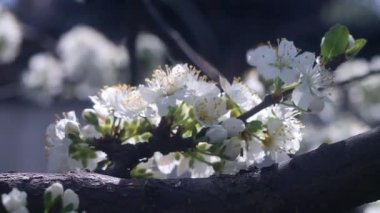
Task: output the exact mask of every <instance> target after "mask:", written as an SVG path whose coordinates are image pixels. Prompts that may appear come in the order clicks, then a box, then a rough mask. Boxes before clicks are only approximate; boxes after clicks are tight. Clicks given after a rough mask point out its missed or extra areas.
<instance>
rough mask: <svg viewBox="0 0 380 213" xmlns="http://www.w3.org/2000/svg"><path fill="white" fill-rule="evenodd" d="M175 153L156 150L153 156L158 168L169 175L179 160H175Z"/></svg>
mask: <svg viewBox="0 0 380 213" xmlns="http://www.w3.org/2000/svg"><path fill="white" fill-rule="evenodd" d="M174 155H175V154H174V153H170V154H167V155H162V154H161V153H160V152H155V153H154V155H153V157H154V160H155V161H156V164H157V168H158V170H159V171H160V172H162V173H164V174H166V175H169V174H170V173H172V172H173V169H174V168H175V166H177V165H178V163H179V162H178V161H177V160H175V157H174Z"/></svg>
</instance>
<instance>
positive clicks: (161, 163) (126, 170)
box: [47, 25, 365, 178]
mask: <svg viewBox="0 0 380 213" xmlns="http://www.w3.org/2000/svg"><path fill="white" fill-rule="evenodd" d="M342 34H344V36H343V37H344V38H342V39H341V40H337V38H340V36H341V35H342ZM334 41H339V46H336V42H334ZM352 43H353V44H354V45H353V44H352ZM364 44H365V40H364V39H358V40H354V39H353V38H352V36H351V37H350V34H349V32H348V30H347V29H346V28H345V27H344V26H341V25H338V26H334V27H332V28H331V29H330V31H329V32H328V33H326V35H325V38H324V40H323V42H322V46H321V56H320V57H316V56H315V54H314V53H311V52H303V53H301V51H300V50H299V49H297V48H296V47H295V46H294V44H293V42H291V41H288V40H286V39H282V40H279V45H278V47H277V48H275V47H273V46H271V45H265V46H260V47H258V48H256V49H254V50H250V51H249V52H248V54H247V59H248V63H249V64H251V65H253V66H255V67H256V69H257V71H258V73H259V74H261V75H262V76H263V77H264V79H265V80H267V82H266V85H268V88H269V90H270V92H269V94H267V95H266V96H264V98H263V99H262V97H260V96H259V95H258V94H257V92H256V91H255V90H254V89H253V88H255V86H252V85H249V84H250V82H252V81H253V80H252V75H250V77H249V78H251V79H243V80H240V79H235V80H234V81H233V82H232V83H231V82H229V81H228V80H226V79H224V78H223V77H220V80H219V82H212V81H209V80H207V78H206V77H204V76H202V75H201V73H200V71H197V70H196V69H195V68H194V67H191V66H188V65H186V64H177V65H175V66H173V67H168V66H167V67H164V68H158V69H156V70H154V71H153V74H152V77H151V78H148V79H146V82H145V84H142V85H138V86H136V87H132V86H128V85H116V86H108V87H104V88H103V89H102V90H101V91H100V92H99V93H98V94H97V95H96V96H91V97H90V99H91V100H92V102H93V103H94V105H93V108H91V109H85V110H84V111H83V113H82V117H83V120H84V122H85V125H84V126H83V127H80V124H79V122H78V121H77V119H76V117H75V114H74V113H73V112H70V113H68V114H66V115H65V116H64V118H63V119H61V120H59V121H57V122H56V123H55V124H52V125H51V126H50V127H49V128H48V131H47V136H48V137H47V144H48V147H49V156H50V159H49V165H50V170H51V171H68V170H71V169H74V168H87V169H90V170H95V171H97V172H101V173H105V174H110V175H115V176H118V177H136V178H147V177H154V178H178V177H191V178H202V177H209V176H211V175H217V174H236V173H238V172H239V171H241V170H248V169H250V168H251V167H258V168H262V167H267V166H270V165H272V164H274V163H278V162H282V161H286V160H289V158H290V156H291V155H293V154H295V153H296V152H297V151H298V150H299V149H300V143H301V141H302V135H303V134H302V129H303V124H302V123H301V122H300V120H299V119H298V116H299V115H300V114H301V113H303V112H306V111H314V112H316V111H320V110H322V108H323V107H324V103H325V101H326V100H327V96H326V94H325V93H324V88H326V87H327V86H328V85H329V84H330V83H331V80H332V75H331V74H330V72H329V69H330V67H331V66H330V64H331V63H332V62H333V61H334V60H335V59H336V57H340V56H344V57H346V58H350V57H353V56H354V55H355V54H357V53H358V52H359V51H360V49H361V48H362V47H363V46H364ZM334 45H335V46H334ZM258 88H260V87H258ZM52 153H54V154H52Z"/></svg>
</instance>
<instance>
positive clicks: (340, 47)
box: [321, 24, 350, 63]
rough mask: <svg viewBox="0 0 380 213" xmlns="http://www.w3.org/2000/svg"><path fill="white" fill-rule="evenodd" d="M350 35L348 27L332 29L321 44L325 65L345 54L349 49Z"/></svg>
mask: <svg viewBox="0 0 380 213" xmlns="http://www.w3.org/2000/svg"><path fill="white" fill-rule="evenodd" d="M349 35H350V32H349V31H348V29H347V27H346V26H343V25H340V24H338V25H334V26H333V27H331V28H330V30H329V31H328V32H327V33H326V34H325V37H324V40H323V42H322V44H321V55H322V57H323V61H324V62H325V63H328V62H329V61H331V60H333V59H334V58H335V57H336V56H338V55H341V54H343V53H345V51H346V49H347V47H348V38H349Z"/></svg>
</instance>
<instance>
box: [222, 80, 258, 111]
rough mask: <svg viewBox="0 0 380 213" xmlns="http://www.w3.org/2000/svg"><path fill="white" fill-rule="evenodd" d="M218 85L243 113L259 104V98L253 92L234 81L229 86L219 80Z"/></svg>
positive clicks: (244, 85)
mask: <svg viewBox="0 0 380 213" xmlns="http://www.w3.org/2000/svg"><path fill="white" fill-rule="evenodd" d="M220 84H221V86H222V88H223V90H224V92H225V93H226V94H227V95H228V97H229V98H231V99H232V100H233V101H234V102H235V103H236V104H237V105H238V106H239V108H240V110H241V111H243V112H246V111H248V110H250V109H252V108H253V107H254V106H256V105H257V104H259V103H260V102H261V99H260V97H259V96H258V95H257V93H256V92H255V91H253V90H252V89H250V88H249V87H248V86H247V85H246V84H244V83H242V82H239V81H238V80H234V81H233V82H232V84H230V83H229V82H228V81H227V80H225V79H223V78H221V79H220Z"/></svg>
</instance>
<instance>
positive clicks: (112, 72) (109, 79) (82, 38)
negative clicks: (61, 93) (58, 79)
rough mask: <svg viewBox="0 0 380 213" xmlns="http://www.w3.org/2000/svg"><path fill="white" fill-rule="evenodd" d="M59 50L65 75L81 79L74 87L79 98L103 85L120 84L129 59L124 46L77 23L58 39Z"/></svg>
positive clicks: (94, 91) (74, 80)
mask: <svg viewBox="0 0 380 213" xmlns="http://www.w3.org/2000/svg"><path fill="white" fill-rule="evenodd" d="M57 52H58V55H59V57H60V59H61V60H62V63H63V67H64V71H65V75H66V77H67V78H68V79H70V80H71V81H73V82H78V81H80V82H81V84H79V85H78V86H77V87H76V88H75V89H76V95H77V97H79V98H87V96H88V94H95V93H96V91H97V90H98V89H99V88H101V87H102V86H103V85H112V84H115V83H117V82H118V81H119V80H118V77H119V76H118V71H119V70H120V69H123V68H125V67H126V66H127V64H128V62H129V58H128V55H127V53H126V50H125V49H124V47H122V46H116V45H114V44H113V43H112V42H110V41H109V40H108V39H107V38H105V37H104V36H103V35H102V34H100V33H98V32H97V31H96V30H94V29H92V28H90V27H86V26H77V27H75V28H73V29H72V30H70V31H69V32H68V33H66V34H64V35H63V36H62V37H61V38H60V40H59V43H58V46H57Z"/></svg>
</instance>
